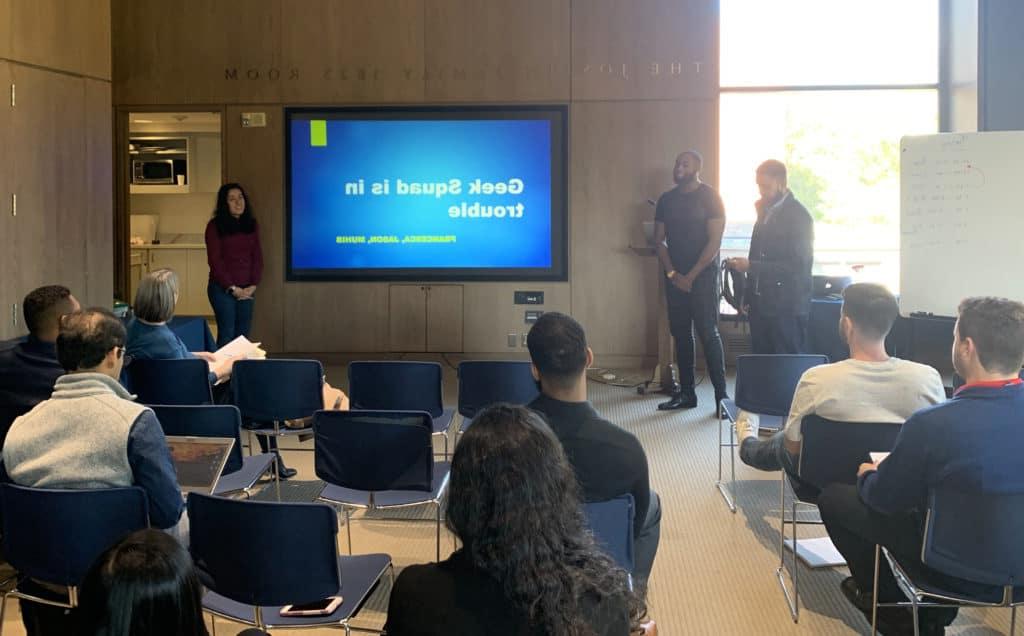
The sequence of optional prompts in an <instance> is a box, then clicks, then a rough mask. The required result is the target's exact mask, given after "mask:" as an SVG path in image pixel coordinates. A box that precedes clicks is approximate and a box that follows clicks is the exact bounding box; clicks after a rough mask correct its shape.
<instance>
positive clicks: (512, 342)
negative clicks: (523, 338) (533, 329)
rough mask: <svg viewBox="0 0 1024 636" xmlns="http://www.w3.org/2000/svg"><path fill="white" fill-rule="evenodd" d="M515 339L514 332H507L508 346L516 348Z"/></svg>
mask: <svg viewBox="0 0 1024 636" xmlns="http://www.w3.org/2000/svg"><path fill="white" fill-rule="evenodd" d="M516 340H518V338H517V337H516V334H514V333H510V334H508V346H509V347H511V348H513V349H515V348H516Z"/></svg>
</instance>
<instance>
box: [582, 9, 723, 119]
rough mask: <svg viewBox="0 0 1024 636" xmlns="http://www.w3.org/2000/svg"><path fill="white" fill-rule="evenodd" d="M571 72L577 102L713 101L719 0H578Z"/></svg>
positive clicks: (716, 91) (716, 78) (716, 71)
mask: <svg viewBox="0 0 1024 636" xmlns="http://www.w3.org/2000/svg"><path fill="white" fill-rule="evenodd" d="M698 64H699V67H698ZM698 69H699V70H698ZM572 71H573V72H572V78H573V85H572V96H573V99H574V100H595V99H596V100H602V99H628V100H639V99H685V98H713V97H714V96H715V95H717V93H718V2H717V0H630V1H629V2H623V1H622V0H586V1H580V2H574V3H573V6H572Z"/></svg>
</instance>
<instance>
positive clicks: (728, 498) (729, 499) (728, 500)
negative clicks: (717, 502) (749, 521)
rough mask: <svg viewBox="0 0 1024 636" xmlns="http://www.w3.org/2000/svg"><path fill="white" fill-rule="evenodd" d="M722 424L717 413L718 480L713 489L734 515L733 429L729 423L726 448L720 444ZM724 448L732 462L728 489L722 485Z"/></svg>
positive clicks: (734, 458) (734, 468)
mask: <svg viewBox="0 0 1024 636" xmlns="http://www.w3.org/2000/svg"><path fill="white" fill-rule="evenodd" d="M722 423H723V418H722V417H721V413H719V418H718V440H717V442H718V480H717V481H716V482H715V487H716V488H718V492H719V494H721V495H722V499H724V500H725V504H726V505H727V506H729V511H730V512H732V513H734V514H735V512H736V503H735V501H734V500H733V496H734V493H735V491H736V457H735V455H734V453H733V441H732V440H733V428H732V423H730V424H729V444H728V446H727V445H726V444H723V443H722ZM725 447H727V448H728V449H729V454H730V456H729V459H730V461H731V462H732V483H731V484H729V488H728V489H727V488H726V487H725V484H724V483H722V449H723V448H725Z"/></svg>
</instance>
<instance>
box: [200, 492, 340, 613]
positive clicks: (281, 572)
mask: <svg viewBox="0 0 1024 636" xmlns="http://www.w3.org/2000/svg"><path fill="white" fill-rule="evenodd" d="M188 518H189V525H190V530H189V533H190V538H189V551H190V552H191V553H192V559H193V560H194V561H195V564H196V567H197V568H198V570H199V572H200V578H201V579H202V581H203V584H204V585H206V586H207V587H208V588H210V589H211V590H213V591H214V592H216V593H217V594H220V595H221V596H226V597H227V598H229V599H231V600H233V601H236V602H238V603H246V604H248V605H285V604H287V603H309V602H312V601H316V600H319V599H323V598H327V597H328V596H334V595H336V594H338V591H339V589H340V588H341V572H340V571H339V566H338V544H337V534H338V518H337V515H336V514H335V512H334V510H332V509H331V507H330V506H327V505H325V504H312V503H279V502H263V501H252V500H241V499H227V498H222V497H211V496H209V495H203V494H200V493H195V492H193V493H189V496H188ZM246 537H252V538H255V539H257V543H258V545H259V546H264V548H263V549H258V550H257V551H256V552H254V551H253V544H252V542H250V541H245V540H244V539H245V538H246Z"/></svg>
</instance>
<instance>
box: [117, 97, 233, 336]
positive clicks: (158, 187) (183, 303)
mask: <svg viewBox="0 0 1024 636" xmlns="http://www.w3.org/2000/svg"><path fill="white" fill-rule="evenodd" d="M129 138H130V143H129V150H128V151H129V156H130V161H129V167H130V169H131V185H130V190H129V191H130V198H129V200H130V208H129V209H130V215H131V216H130V229H129V234H130V243H131V245H130V261H129V263H130V277H129V280H130V283H131V298H132V300H134V298H135V292H136V289H137V288H138V283H139V280H140V279H141V278H142V277H143V276H145V275H146V274H147V273H148V272H151V271H153V270H156V269H160V268H170V269H173V270H174V271H175V272H177V274H178V278H179V281H180V292H179V296H178V305H177V308H176V312H175V313H177V314H178V315H182V316H185V315H192V316H212V315H213V310H212V308H211V307H210V303H209V300H207V297H206V285H207V281H208V280H209V272H210V268H209V265H208V264H207V260H206V243H205V241H204V238H203V233H204V231H205V229H206V223H207V222H208V221H209V220H210V217H211V216H212V213H213V209H214V207H215V205H216V197H217V189H218V188H219V187H220V185H221V121H220V113H201V112H182V113H132V114H131V115H130V117H129Z"/></svg>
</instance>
